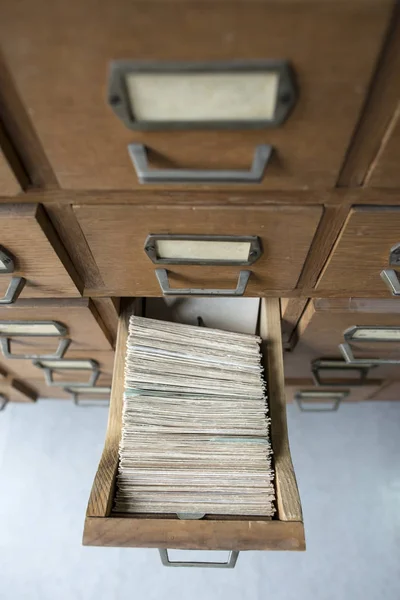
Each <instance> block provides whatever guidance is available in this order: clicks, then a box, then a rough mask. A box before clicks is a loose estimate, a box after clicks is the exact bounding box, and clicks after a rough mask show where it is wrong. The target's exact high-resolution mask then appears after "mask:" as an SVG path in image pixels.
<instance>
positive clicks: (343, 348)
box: [339, 342, 400, 367]
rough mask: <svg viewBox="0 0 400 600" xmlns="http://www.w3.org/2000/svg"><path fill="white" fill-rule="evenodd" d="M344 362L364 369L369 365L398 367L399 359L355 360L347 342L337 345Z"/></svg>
mask: <svg viewBox="0 0 400 600" xmlns="http://www.w3.org/2000/svg"><path fill="white" fill-rule="evenodd" d="M339 350H340V352H341V353H342V356H343V358H344V360H345V361H346V362H347V363H348V364H350V365H357V366H359V367H364V366H367V365H370V364H371V363H372V364H373V365H374V366H375V365H400V358H356V357H355V356H354V354H353V350H352V349H351V346H350V344H348V343H347V342H345V343H343V344H340V345H339Z"/></svg>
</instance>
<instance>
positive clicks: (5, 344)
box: [0, 320, 71, 360]
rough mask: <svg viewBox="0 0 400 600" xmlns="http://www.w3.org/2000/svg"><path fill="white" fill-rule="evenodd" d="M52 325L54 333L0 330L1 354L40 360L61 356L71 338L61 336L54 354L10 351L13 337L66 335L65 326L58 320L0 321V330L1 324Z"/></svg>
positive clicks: (7, 356) (9, 356) (8, 356)
mask: <svg viewBox="0 0 400 600" xmlns="http://www.w3.org/2000/svg"><path fill="white" fill-rule="evenodd" d="M32 324H33V325H52V326H53V327H54V328H55V329H56V331H55V332H54V333H32V332H24V331H19V332H15V333H9V332H8V333H1V332H0V347H1V350H2V352H3V355H4V356H5V357H6V358H24V359H33V360H40V359H57V358H62V357H63V356H64V354H65V352H66V350H67V348H68V347H69V345H70V343H71V340H70V339H68V338H63V339H60V341H59V344H58V347H57V349H56V351H55V352H54V354H46V355H45V354H14V353H13V352H11V339H12V338H14V337H33V338H35V337H40V338H44V337H48V338H54V337H57V338H61V337H62V336H65V335H67V333H68V330H67V328H66V327H65V326H64V325H63V324H62V323H59V322H58V321H20V320H17V321H6V320H4V321H0V330H1V326H2V325H6V326H9V325H17V326H18V325H26V326H29V325H32Z"/></svg>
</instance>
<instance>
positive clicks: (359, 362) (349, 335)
mask: <svg viewBox="0 0 400 600" xmlns="http://www.w3.org/2000/svg"><path fill="white" fill-rule="evenodd" d="M360 329H365V330H366V331H368V330H370V331H378V332H379V331H381V332H382V334H381V335H380V336H379V335H378V336H376V335H371V336H368V335H367V336H365V337H362V338H357V337H355V335H354V334H355V333H356V332H357V331H358V330H360ZM384 331H396V332H398V333H399V339H398V340H396V339H390V337H389V338H388V337H387V336H386V337H385V335H384V334H383V332H384ZM343 335H344V339H345V341H344V343H342V344H340V345H339V350H340V352H341V353H342V356H343V358H344V359H345V361H346V362H347V363H349V364H351V365H354V366H367V365H370V364H373V365H398V364H400V358H393V359H392V358H357V357H355V356H354V353H353V349H352V347H351V343H352V342H353V343H357V344H359V343H361V344H362V343H364V342H377V343H380V342H385V343H392V344H396V343H397V344H400V327H396V326H390V327H385V326H382V325H377V326H371V325H368V326H367V325H366V326H363V325H355V326H353V327H350V328H349V329H346V331H345V332H344V333H343Z"/></svg>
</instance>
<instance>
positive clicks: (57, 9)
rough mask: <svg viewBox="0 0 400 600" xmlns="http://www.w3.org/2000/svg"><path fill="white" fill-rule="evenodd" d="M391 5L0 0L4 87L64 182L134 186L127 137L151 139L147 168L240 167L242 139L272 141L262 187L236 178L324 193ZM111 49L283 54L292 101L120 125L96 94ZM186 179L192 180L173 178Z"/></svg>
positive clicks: (129, 54)
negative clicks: (186, 124) (202, 119)
mask: <svg viewBox="0 0 400 600" xmlns="http://www.w3.org/2000/svg"><path fill="white" fill-rule="evenodd" d="M391 6H392V0H376V1H371V2H359V1H352V2H347V3H344V2H340V3H334V2H320V3H315V2H312V3H310V2H295V1H292V2H290V3H289V4H288V3H287V2H285V3H284V4H281V3H279V2H270V3H260V2H218V3H216V4H215V3H201V4H197V3H194V4H193V3H186V4H185V6H184V8H183V7H182V5H181V4H180V3H178V2H148V3H143V2H140V3H139V2H131V3H127V2H125V1H123V0H117V1H116V2H114V3H113V4H112V5H110V3H109V2H106V1H105V0H102V1H101V2H98V3H96V5H95V8H94V7H93V10H91V9H90V8H89V7H88V6H87V5H86V4H85V3H82V2H80V1H79V0H71V1H70V2H67V3H62V2H49V1H48V0H39V2H36V3H35V4H34V5H33V4H32V3H31V2H29V0H23V1H22V2H18V3H15V2H14V1H13V0H6V2H5V7H4V14H3V18H2V20H1V23H0V34H1V39H2V47H3V51H4V55H5V59H6V62H7V64H8V67H9V69H10V71H11V74H12V76H13V80H14V81H15V84H16V87H17V91H18V93H19V95H20V96H21V98H22V100H23V102H24V104H25V107H26V111H27V112H29V115H30V117H31V119H32V122H33V125H34V128H35V130H36V132H37V134H38V136H39V139H40V142H41V144H42V146H43V148H44V151H45V153H46V154H47V157H48V159H49V161H50V163H51V165H52V167H53V169H54V171H55V174H56V177H57V179H58V182H59V184H60V185H61V187H63V188H67V189H137V188H139V187H140V184H139V183H138V179H137V177H136V174H135V171H134V168H133V166H132V163H131V161H130V159H129V157H128V152H127V145H128V144H130V143H140V144H145V145H146V146H147V147H148V148H149V149H150V155H149V158H150V162H151V165H152V166H158V167H160V166H161V167H164V168H186V169H217V170H219V169H248V168H249V166H250V164H251V161H252V157H253V153H254V150H255V147H256V146H257V145H258V144H271V145H272V146H273V147H274V148H275V157H274V158H273V160H272V161H271V164H270V166H269V167H268V169H267V171H266V174H265V176H264V179H263V181H262V183H261V184H259V185H254V184H247V185H246V184H242V186H241V187H243V186H244V187H247V188H249V187H251V189H277V188H285V189H304V188H307V187H316V188H324V189H326V188H327V187H332V186H333V185H334V184H335V181H336V178H337V175H338V173H339V171H340V168H341V165H342V162H343V158H344V155H345V152H346V149H347V146H348V144H349V142H350V140H351V137H352V134H353V130H354V127H355V125H356V124H357V120H358V117H359V113H360V109H361V108H362V106H363V101H364V97H365V94H366V92H367V90H368V85H369V83H370V79H371V76H372V74H373V71H374V67H375V63H376V60H377V57H378V54H379V50H380V48H381V45H382V42H383V38H384V34H385V31H386V27H387V25H388V22H389V15H390V10H391ZM88 14H90V20H91V23H92V27H90V28H88ZM21 39H22V40H24V44H23V45H21V43H20V40H21ZM338 40H340V43H338ZM117 59H131V60H139V61H141V60H144V61H146V60H150V61H151V60H153V61H233V60H241V61H246V60H265V59H285V60H288V61H290V63H291V64H292V65H293V68H294V71H295V74H296V79H297V85H298V88H299V97H298V101H297V104H296V106H295V109H294V111H293V113H292V114H291V115H290V116H289V118H288V120H287V122H286V123H285V124H284V125H283V126H281V127H278V128H276V129H265V128H264V129H258V130H257V129H256V130H248V131H245V132H243V131H240V130H237V131H235V130H233V129H230V130H225V131H222V132H221V131H217V130H215V129H212V130H209V131H194V130H189V131H179V130H175V131H170V132H162V131H155V132H151V133H143V132H139V131H131V130H129V129H127V128H126V127H125V126H124V125H123V124H122V123H121V122H120V121H119V119H118V118H117V117H116V116H115V115H114V114H113V112H112V111H111V109H110V108H109V107H108V106H107V102H106V86H107V68H108V65H109V63H110V61H111V60H117ZM38 81H40V85H38ZM55 81H57V84H55ZM60 139H62V143H60ZM233 185H234V184H229V183H227V184H221V187H222V188H224V187H225V188H228V189H229V188H231V187H232V186H233ZM193 186H196V187H199V184H192V185H191V186H190V184H187V183H186V184H185V187H186V188H187V187H193ZM175 187H176V185H175ZM202 187H203V188H204V187H209V186H206V185H203V186H202ZM234 187H235V188H237V187H240V185H239V186H238V185H237V184H236V185H234Z"/></svg>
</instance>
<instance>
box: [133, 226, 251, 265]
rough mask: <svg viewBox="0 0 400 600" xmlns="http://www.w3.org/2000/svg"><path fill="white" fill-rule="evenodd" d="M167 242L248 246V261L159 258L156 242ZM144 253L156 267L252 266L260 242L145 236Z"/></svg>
mask: <svg viewBox="0 0 400 600" xmlns="http://www.w3.org/2000/svg"><path fill="white" fill-rule="evenodd" d="M162 240H169V241H178V242H179V241H185V242H186V241H194V242H212V243H215V242H216V243H218V242H236V243H239V244H240V243H243V244H246V243H247V244H250V247H249V256H248V260H243V261H242V260H218V259H214V258H210V259H191V258H159V257H158V256H157V242H158V241H162ZM144 251H145V252H146V254H147V256H148V257H149V258H150V260H151V261H152V262H153V263H155V264H157V265H213V266H219V265H226V266H228V265H232V266H235V265H237V266H244V265H252V264H253V263H255V262H256V260H258V259H259V258H260V256H261V255H262V248H261V240H260V238H259V237H258V236H256V235H175V234H153V233H151V234H150V235H148V236H147V238H146V241H145V244H144Z"/></svg>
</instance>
